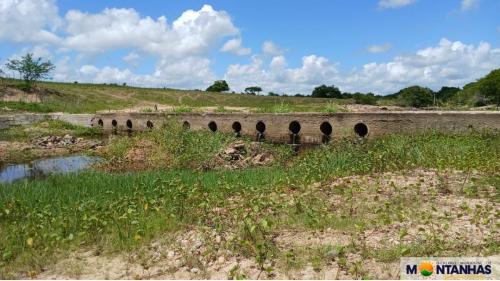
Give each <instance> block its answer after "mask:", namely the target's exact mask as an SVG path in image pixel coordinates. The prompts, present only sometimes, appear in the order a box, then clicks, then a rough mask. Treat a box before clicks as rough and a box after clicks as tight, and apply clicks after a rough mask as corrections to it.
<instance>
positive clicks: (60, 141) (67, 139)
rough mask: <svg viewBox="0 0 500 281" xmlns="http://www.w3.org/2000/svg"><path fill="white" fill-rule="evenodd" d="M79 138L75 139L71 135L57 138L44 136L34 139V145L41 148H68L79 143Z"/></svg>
mask: <svg viewBox="0 0 500 281" xmlns="http://www.w3.org/2000/svg"><path fill="white" fill-rule="evenodd" d="M81 140H82V139H81V138H78V139H77V138H75V137H74V136H72V135H64V136H63V137H59V136H46V137H41V138H38V139H35V141H34V143H35V145H37V146H41V147H56V146H68V145H72V144H76V143H78V142H80V141H81Z"/></svg>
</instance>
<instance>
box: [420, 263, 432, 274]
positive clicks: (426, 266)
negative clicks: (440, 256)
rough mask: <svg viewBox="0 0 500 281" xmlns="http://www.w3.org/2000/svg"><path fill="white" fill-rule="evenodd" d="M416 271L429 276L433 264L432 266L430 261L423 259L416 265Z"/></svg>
mask: <svg viewBox="0 0 500 281" xmlns="http://www.w3.org/2000/svg"><path fill="white" fill-rule="evenodd" d="M418 271H420V274H422V275H423V276H425V277H427V276H431V275H432V273H433V272H434V266H432V263H430V262H426V261H424V262H421V263H420V265H419V266H418Z"/></svg>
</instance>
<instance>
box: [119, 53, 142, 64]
mask: <svg viewBox="0 0 500 281" xmlns="http://www.w3.org/2000/svg"><path fill="white" fill-rule="evenodd" d="M140 58H141V57H140V56H139V54H137V53H136V52H135V51H132V52H130V53H128V54H127V55H126V56H124V57H123V60H124V61H125V62H126V63H128V64H130V65H131V66H133V67H137V66H138V65H139V60H140Z"/></svg>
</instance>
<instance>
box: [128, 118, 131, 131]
mask: <svg viewBox="0 0 500 281" xmlns="http://www.w3.org/2000/svg"><path fill="white" fill-rule="evenodd" d="M127 128H129V129H132V121H131V120H130V119H128V120H127Z"/></svg>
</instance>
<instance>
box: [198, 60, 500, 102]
mask: <svg viewBox="0 0 500 281" xmlns="http://www.w3.org/2000/svg"><path fill="white" fill-rule="evenodd" d="M207 91H208V92H226V91H229V85H228V83H227V82H226V81H225V80H218V81H215V82H214V84H213V85H211V86H209V87H208V88H207ZM244 92H245V94H249V95H256V94H258V93H260V92H262V88H261V87H259V86H251V87H247V88H245V91H244ZM268 96H284V97H290V95H286V94H282V95H279V94H277V93H274V92H269V93H268ZM293 96H295V97H306V95H303V94H296V95H293ZM310 97H313V98H329V99H352V100H353V101H354V103H356V104H369V105H375V104H378V103H379V102H380V101H386V102H387V103H392V104H396V105H401V106H410V107H419V108H420V107H430V106H447V105H450V106H457V105H458V106H460V105H463V106H484V105H490V104H494V105H497V106H500V69H495V70H493V71H491V72H490V73H489V74H487V75H486V76H485V77H483V78H481V79H479V80H477V81H476V82H472V83H469V84H467V85H465V86H464V87H463V88H458V87H448V86H444V87H441V89H440V90H439V91H433V90H432V89H430V88H427V87H422V86H418V85H415V86H410V87H406V88H403V89H401V90H399V91H398V92H396V93H393V94H389V95H385V96H381V95H376V94H374V93H371V92H370V93H360V92H355V93H349V92H342V91H341V90H340V89H339V88H338V87H336V86H335V85H330V86H327V85H320V86H318V87H316V88H314V90H313V91H312V92H311V95H310Z"/></svg>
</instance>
